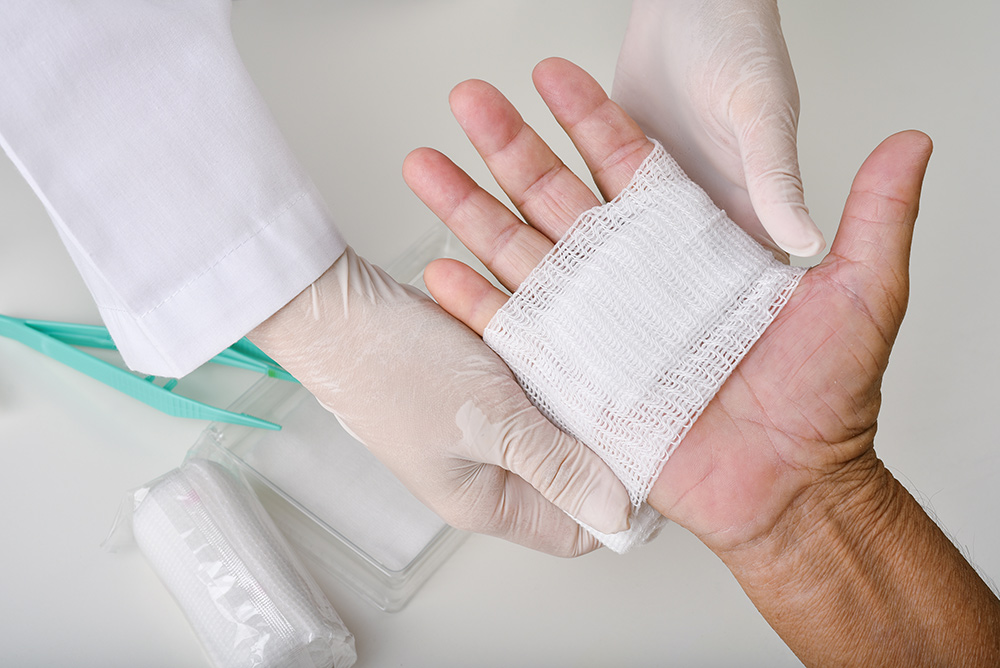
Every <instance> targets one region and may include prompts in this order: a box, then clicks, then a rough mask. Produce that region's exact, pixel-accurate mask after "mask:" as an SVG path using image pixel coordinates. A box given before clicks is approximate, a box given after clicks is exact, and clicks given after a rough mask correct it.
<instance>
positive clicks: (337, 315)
mask: <svg viewBox="0 0 1000 668" xmlns="http://www.w3.org/2000/svg"><path fill="white" fill-rule="evenodd" d="M249 337H250V339H251V340H252V341H254V343H256V344H257V345H258V346H260V348H261V349H262V350H264V352H266V353H267V354H268V355H270V356H271V357H273V358H274V359H275V360H276V361H277V362H279V363H280V364H281V365H282V366H284V367H285V368H286V369H288V371H289V372H291V373H292V374H293V375H294V376H295V377H296V378H298V379H299V380H300V381H301V382H302V384H303V385H304V386H305V387H306V388H307V389H309V390H310V391H311V392H312V393H313V394H314V395H316V397H317V398H318V399H319V401H320V402H321V403H322V404H323V405H324V406H325V407H326V408H327V409H328V410H330V411H331V412H333V413H334V414H335V415H336V416H337V418H338V419H339V420H340V422H341V423H342V424H343V425H344V426H345V427H346V428H347V429H349V430H350V431H351V432H352V433H353V434H354V435H355V436H356V437H357V438H358V439H359V440H361V441H362V442H363V443H365V444H366V445H367V446H368V447H369V448H370V449H371V450H372V452H373V453H374V454H375V455H376V456H377V457H378V458H379V459H380V460H381V461H382V462H383V463H385V464H386V465H387V466H388V467H389V469H390V470H392V471H393V473H394V474H395V475H396V476H398V477H399V478H400V479H401V480H402V481H403V483H404V484H406V485H407V487H408V488H409V489H410V490H411V491H412V492H413V493H414V494H415V495H416V496H417V497H418V498H419V499H421V500H422V501H423V502H424V503H426V504H427V505H428V506H429V507H430V508H431V509H433V510H434V511H435V512H437V513H438V514H439V515H441V517H442V518H443V519H444V520H445V521H447V522H449V523H450V524H453V525H454V526H457V527H459V528H463V529H468V530H472V531H477V532H480V533H487V534H491V535H495V536H500V537H503V538H506V539H507V540H511V541H513V542H517V543H520V544H523V545H527V546H529V547H532V548H534V549H538V550H542V551H545V552H550V553H553V554H559V555H564V556H571V555H577V554H582V553H584V552H588V551H590V550H593V549H594V548H596V547H597V546H598V543H597V542H596V541H595V540H594V539H593V538H592V537H591V536H590V535H589V534H587V533H586V532H585V531H584V530H583V529H581V528H580V526H579V525H578V524H577V523H576V522H574V521H573V520H572V519H571V518H570V517H569V516H567V515H566V513H570V514H571V515H573V517H576V518H578V519H579V520H580V521H582V522H585V523H587V524H589V525H591V526H593V527H595V528H597V529H599V530H601V531H604V532H606V533H613V532H616V531H619V530H623V529H625V528H626V527H627V517H628V512H629V507H630V503H629V498H628V494H627V492H626V491H625V488H624V487H623V486H622V485H621V483H619V482H618V480H617V478H615V476H614V474H613V473H612V472H611V470H610V469H609V468H608V467H607V466H606V465H605V464H604V462H602V461H601V460H600V458H599V457H598V456H597V455H595V454H594V453H593V452H592V451H590V450H589V449H588V448H587V447H586V446H584V445H583V444H581V443H580V442H579V441H577V440H575V439H573V438H571V437H570V436H567V435H566V434H564V433H563V432H561V431H559V430H558V429H557V428H556V427H555V426H553V425H552V424H551V423H550V422H549V421H548V420H546V419H545V418H544V417H543V416H542V415H541V413H539V412H538V411H537V410H536V409H535V408H534V407H533V406H532V405H531V403H530V402H529V401H528V399H527V397H525V395H524V392H523V391H522V390H521V388H520V387H519V386H518V385H517V382H516V381H515V380H514V378H513V376H512V375H511V373H510V371H509V370H508V369H507V367H506V366H505V365H504V363H503V362H502V361H501V360H500V358H499V357H497V356H496V355H495V354H494V353H493V351H491V350H490V349H489V348H487V347H486V345H485V344H484V343H483V342H482V340H481V339H480V338H479V337H478V336H477V335H476V334H475V333H473V332H472V331H471V330H470V329H468V328H467V327H465V326H464V325H463V324H462V323H460V322H459V321H457V320H455V319H454V318H452V317H451V316H450V315H448V314H447V313H445V311H443V310H442V309H441V308H440V307H439V306H438V305H437V304H435V303H434V302H433V301H431V300H430V299H428V298H427V297H426V296H425V295H423V294H422V293H420V292H419V291H418V290H416V289H415V288H412V287H410V286H404V285H400V284H398V283H396V282H395V281H394V280H393V279H392V278H390V277H389V276H388V275H387V274H385V272H383V271H382V270H381V269H379V268H378V267H376V266H373V265H371V264H369V263H368V262H366V261H365V260H364V258H361V257H359V256H358V255H357V254H355V253H354V251H353V250H352V249H350V248H348V249H347V250H346V251H345V252H344V254H343V255H342V256H341V257H340V258H338V260H337V261H336V262H335V263H334V264H333V266H332V267H331V268H330V269H329V270H328V271H327V272H326V273H324V274H323V275H322V276H321V277H320V278H319V279H318V280H317V281H316V282H315V283H314V284H313V285H311V286H310V287H309V288H307V289H306V290H305V291H304V292H302V293H301V294H300V295H298V296H297V297H296V298H295V299H293V300H292V301H291V302H290V303H289V304H288V305H286V306H285V307H284V308H283V309H282V310H280V311H278V312H277V313H276V314H275V315H273V316H272V317H271V318H269V319H268V320H267V321H265V322H264V323H262V324H261V325H260V326H258V327H257V328H256V329H255V330H253V331H252V332H251V333H250V334H249ZM560 509H562V510H560ZM563 511H565V512H563Z"/></svg>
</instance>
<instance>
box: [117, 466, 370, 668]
mask: <svg viewBox="0 0 1000 668" xmlns="http://www.w3.org/2000/svg"><path fill="white" fill-rule="evenodd" d="M124 511H125V512H123V514H122V516H120V518H119V521H118V522H117V525H116V529H115V532H114V533H115V534H117V535H118V537H119V538H118V542H121V540H122V537H123V536H125V535H127V534H128V533H129V529H130V533H131V535H132V537H133V538H134V541H135V544H136V545H137V546H138V547H139V549H140V550H141V551H142V553H143V555H144V556H145V557H146V560H147V561H148V562H149V564H150V565H151V566H152V567H153V569H154V570H155V571H156V573H157V575H158V576H159V577H160V579H161V580H162V581H163V583H164V584H165V585H166V587H167V589H168V590H169V591H170V593H171V594H172V595H173V597H174V598H175V599H176V600H177V603H178V604H179V605H180V607H181V609H182V610H183V611H184V614H185V615H186V617H187V619H188V621H189V622H190V624H191V626H192V628H193V629H194V631H195V633H196V635H197V636H198V638H199V640H200V641H201V644H202V646H203V647H204V649H205V652H206V654H207V655H208V656H209V658H210V659H211V662H212V664H213V665H214V666H216V667H217V668H230V667H232V668H236V667H237V666H239V667H248V666H260V667H268V668H271V667H274V668H278V667H281V668H286V667H287V668H329V667H330V666H334V667H335V668H347V667H349V666H351V665H353V664H354V662H355V660H356V658H357V654H356V652H355V648H354V637H353V635H352V634H351V633H350V631H348V630H347V628H346V627H345V626H344V623H343V622H342V621H341V619H340V617H339V616H338V615H337V613H336V611H335V610H334V609H333V607H332V606H331V605H330V603H329V601H328V600H327V599H326V597H325V595H324V594H323V593H322V591H321V590H320V589H319V587H318V586H317V584H316V582H315V581H314V580H313V579H312V577H311V576H310V575H309V574H308V572H307V571H306V570H305V569H304V568H303V567H302V565H301V564H300V562H299V560H298V558H297V557H296V555H295V554H294V553H293V552H292V550H291V549H290V548H289V546H288V544H287V542H286V541H285V539H284V538H283V536H282V535H281V533H280V532H279V531H278V530H277V528H276V527H275V525H274V523H273V522H272V521H271V518H270V517H269V516H268V515H267V513H266V512H265V511H264V509H263V508H262V507H261V505H260V502H259V501H258V500H257V498H256V496H255V495H254V494H253V492H252V491H251V490H250V488H249V486H248V485H247V483H246V481H245V480H243V478H242V476H240V475H239V474H236V473H234V472H233V471H231V470H230V469H228V468H227V467H225V466H223V465H222V464H220V463H218V462H215V461H210V460H207V459H203V458H200V457H192V458H189V459H188V460H187V461H186V462H185V463H184V464H183V465H182V466H180V467H179V468H177V469H174V470H173V471H171V472H169V473H167V474H166V475H164V476H162V477H160V478H158V479H156V480H154V481H153V482H151V483H150V484H149V485H147V486H146V487H143V488H141V489H139V490H136V491H135V492H133V493H131V494H130V495H129V498H128V499H127V503H126V506H125V508H124Z"/></svg>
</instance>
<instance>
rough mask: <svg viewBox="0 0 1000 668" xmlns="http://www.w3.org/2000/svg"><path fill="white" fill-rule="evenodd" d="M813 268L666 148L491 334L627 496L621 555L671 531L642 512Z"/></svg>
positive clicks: (558, 249) (524, 288)
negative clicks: (791, 262) (783, 251)
mask: <svg viewBox="0 0 1000 668" xmlns="http://www.w3.org/2000/svg"><path fill="white" fill-rule="evenodd" d="M803 273H804V270H802V269H798V268H794V267H789V266H787V265H784V264H782V263H780V262H778V261H777V260H775V259H774V257H773V256H772V255H771V253H769V252H768V251H766V250H765V249H764V248H762V247H761V246H760V245H759V244H758V243H757V242H755V241H754V240H753V239H751V238H750V237H749V236H748V235H747V234H746V233H745V232H743V231H742V230H740V228H738V227H737V226H736V225H735V224H734V223H733V222H732V221H730V220H729V218H728V217H727V216H726V214H725V212H724V211H721V210H720V209H718V208H717V207H716V206H715V205H714V204H713V203H712V201H711V199H709V197H708V196H707V195H706V194H705V193H704V191H702V189H701V188H699V187H698V186H697V185H696V184H695V183H694V182H692V181H691V180H690V179H688V178H687V176H686V175H685V174H684V172H683V171H682V170H681V169H680V167H679V166H678V165H677V163H676V162H675V161H674V160H673V158H671V157H670V156H669V155H668V154H667V153H666V151H664V149H663V147H662V146H660V145H659V144H658V143H657V144H655V146H654V149H653V150H652V152H651V153H650V155H649V156H648V157H647V158H646V160H645V161H644V162H643V164H642V165H641V166H640V167H639V169H638V170H637V171H636V173H635V176H634V177H633V178H632V181H631V182H630V183H629V185H628V187H627V188H625V190H623V191H622V193H621V194H620V195H619V196H618V197H616V198H615V199H614V200H612V201H611V202H608V203H607V204H604V205H602V206H598V207H595V208H593V209H591V210H589V211H587V212H585V213H584V214H583V215H582V216H580V218H579V219H578V220H577V221H576V223H575V224H574V225H573V227H572V228H571V229H570V230H569V232H568V233H567V234H566V235H565V236H564V237H563V238H562V239H561V240H560V241H559V243H558V244H556V246H555V247H554V248H553V249H552V251H551V252H550V253H549V254H548V255H547V256H546V257H545V259H544V260H543V261H542V262H541V263H540V264H539V265H538V266H537V267H536V268H535V269H534V270H533V271H532V273H531V274H530V275H529V276H528V278H527V279H526V280H525V281H524V282H523V283H522V284H521V286H520V287H519V288H518V290H517V291H516V292H515V293H514V295H513V296H512V297H511V298H510V299H509V300H508V301H507V302H506V303H505V304H504V306H503V307H501V308H500V310H499V311H498V312H497V313H496V315H495V316H494V317H493V319H492V320H491V321H490V323H489V325H488V326H487V328H486V331H485V333H484V335H483V338H484V340H485V341H486V343H487V344H488V345H489V346H490V347H491V348H493V350H495V351H496V352H497V353H498V354H499V355H500V357H502V358H503V360H504V361H505V362H506V363H507V365H508V366H510V368H511V369H512V370H513V372H514V374H515V376H516V377H517V379H518V382H519V383H520V384H521V386H522V387H523V388H524V390H525V392H526V394H527V395H528V397H529V398H530V399H531V400H532V402H533V403H534V404H535V405H536V406H537V407H538V408H539V410H540V411H541V412H542V413H543V414H544V415H545V416H546V417H548V418H549V419H550V420H551V421H552V422H554V423H555V424H556V425H558V426H559V427H560V428H562V429H563V430H564V431H566V432H568V433H569V434H571V435H573V436H575V437H577V438H579V439H580V440H581V441H583V442H584V443H586V444H587V445H588V446H590V447H591V448H592V449H593V450H594V451H595V452H597V454H598V455H600V457H601V458H602V459H603V460H604V461H605V462H606V463H607V464H608V466H609V467H610V468H611V469H612V471H614V473H615V474H616V475H617V476H618V478H619V479H620V480H621V481H622V483H623V484H624V485H625V488H626V489H627V490H628V492H629V496H630V498H631V501H632V504H633V516H632V520H631V526H630V528H629V529H628V530H627V531H623V532H619V533H616V534H611V535H608V534H602V533H600V532H597V531H594V530H591V533H593V535H594V536H596V537H597V538H598V539H599V540H601V541H602V542H603V543H604V544H605V545H607V546H608V547H610V548H611V549H613V550H615V551H617V552H624V551H626V550H628V549H630V548H631V547H633V546H634V545H636V544H639V543H641V542H645V541H647V540H649V539H650V538H652V537H653V536H654V535H655V534H656V533H657V531H658V530H659V528H660V527H661V526H662V524H663V522H664V520H663V518H662V517H660V515H659V514H658V513H656V511H654V510H653V509H652V508H650V507H649V506H648V505H647V504H646V503H645V502H646V498H647V497H648V495H649V491H650V489H651V487H652V485H653V483H654V482H655V480H656V478H657V476H658V475H659V472H660V470H661V468H662V467H663V465H664V463H665V462H666V461H667V459H668V458H669V457H670V454H671V453H672V452H673V451H674V449H675V448H676V447H677V446H678V444H679V443H680V442H681V440H682V439H683V438H684V436H685V434H686V433H687V432H688V430H689V429H690V428H691V426H692V425H693V424H694V422H695V420H696V419H697V418H698V416H699V415H700V414H701V412H702V411H703V410H704V409H705V407H706V406H707V405H708V403H709V401H710V400H711V399H712V397H713V396H715V394H716V392H718V390H719V388H720V387H721V386H722V384H723V383H724V382H725V380H726V378H728V377H729V375H730V373H732V371H733V369H734V368H735V367H736V365H737V364H738V363H739V362H740V360H741V359H742V358H743V357H744V355H745V354H746V353H747V351H748V350H749V349H750V347H751V346H752V345H753V343H754V342H755V341H756V340H757V339H758V338H759V337H760V335H761V334H762V333H763V331H764V329H765V328H766V327H767V326H768V324H770V322H771V321H772V320H773V319H774V317H775V316H776V315H777V313H778V311H779V310H780V309H781V307H782V306H783V305H784V304H785V302H786V301H787V299H788V297H789V296H790V295H791V293H792V292H793V291H794V289H795V287H796V286H797V285H798V282H799V279H800V278H801V276H802V274H803Z"/></svg>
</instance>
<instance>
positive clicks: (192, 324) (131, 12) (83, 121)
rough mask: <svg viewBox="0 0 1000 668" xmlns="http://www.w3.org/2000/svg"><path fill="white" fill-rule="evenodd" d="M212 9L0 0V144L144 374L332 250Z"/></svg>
mask: <svg viewBox="0 0 1000 668" xmlns="http://www.w3.org/2000/svg"><path fill="white" fill-rule="evenodd" d="M229 13H230V0H170V1H169V2H162V1H159V0H86V1H85V2H80V1H79V0H11V1H8V2H4V6H3V10H2V13H0V141H2V144H3V148H4V150H5V151H6V152H7V154H8V155H9V156H10V158H11V159H12V160H13V161H14V163H15V164H16V165H17V167H18V169H20V171H21V172H22V174H24V176H25V177H26V178H27V179H28V181H29V182H30V184H31V186H32V188H34V190H35V192H36V193H37V194H38V196H39V197H40V198H41V199H42V202H43V203H44V204H45V207H46V208H47V209H48V212H49V215H50V216H51V217H52V220H53V221H54V223H55V225H56V227H57V228H58V230H59V234H60V235H61V237H62V239H63V241H64V242H65V244H66V246H67V248H68V249H69V252H70V255H71V256H72V258H73V261H74V262H75V263H76V266H77V268H78V269H79V270H80V272H81V274H82V275H83V278H84V280H85V281H86V283H87V286H88V287H89V289H90V291H91V292H92V293H93V295H94V298H95V300H96V301H97V305H98V307H99V309H100V313H101V316H102V318H103V319H104V321H105V323H106V325H107V327H108V329H109V330H110V332H111V334H112V336H113V337H114V339H115V341H116V342H117V344H118V346H119V349H120V350H121V352H122V355H123V356H124V358H125V361H126V363H127V364H128V365H129V366H130V367H132V368H134V369H136V370H139V371H143V372H146V373H152V374H156V375H162V376H174V377H176V376H182V375H184V374H186V373H187V372H189V371H191V370H192V369H194V368H195V367H197V366H198V365H200V364H201V363H203V362H205V361H206V360H208V359H210V358H211V357H212V356H213V355H215V354H216V353H218V352H219V351H221V350H222V349H224V348H225V347H226V346H228V345H230V344H231V343H233V342H234V341H236V340H237V339H239V338H240V337H241V336H243V335H244V334H246V333H247V332H248V331H250V330H251V329H252V328H253V327H255V326H256V325H258V324H259V323H261V322H262V321H263V320H265V319H266V318H267V317H268V316H270V315H271V314H273V313H274V312H275V311H277V310H278V309H279V308H281V306H283V305H284V304H286V303H287V302H288V301H290V300H291V299H292V298H293V297H294V296H295V295H296V294H298V293H299V292H301V291H302V290H303V289H304V288H306V287H307V286H308V285H309V284H310V283H311V282H312V281H314V280H315V279H316V278H317V277H318V276H319V275H320V274H321V273H322V272H323V271H324V270H326V269H327V268H328V267H329V266H330V265H331V264H332V263H333V261H334V260H335V259H336V258H337V257H338V256H339V255H340V254H341V253H342V252H343V250H344V241H343V239H342V238H341V236H340V234H339V233H338V231H337V229H336V228H335V227H334V225H333V223H332V222H331V220H330V216H329V214H328V212H327V210H326V207H325V205H324V204H323V202H322V198H321V197H320V195H319V193H318V192H317V190H316V188H315V186H314V185H313V184H312V182H311V181H310V179H309V177H308V176H307V175H306V174H305V173H304V171H303V169H302V168H301V166H300V165H299V164H298V162H297V161H296V160H295V158H294V157H293V155H292V154H291V151H290V149H289V147H288V146H287V145H286V143H285V140H284V139H283V137H282V136H281V133H280V131H279V130H278V128H277V127H276V125H275V123H274V121H273V119H272V117H271V115H270V112H269V111H268V110H267V108H266V106H265V104H264V102H263V100H262V99H261V96H260V94H259V92H258V91H257V89H256V87H255V86H254V84H253V82H252V81H251V79H250V77H249V75H248V74H247V72H246V70H245V68H244V66H243V63H242V61H241V59H240V57H239V54H238V53H237V51H236V48H235V45H234V43H233V39H232V34H231V31H230V25H229V18H230V16H229ZM15 289H16V288H15Z"/></svg>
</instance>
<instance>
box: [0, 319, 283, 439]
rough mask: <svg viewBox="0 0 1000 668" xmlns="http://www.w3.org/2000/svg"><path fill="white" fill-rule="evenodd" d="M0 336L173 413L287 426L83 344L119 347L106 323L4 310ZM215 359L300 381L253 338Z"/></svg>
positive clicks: (273, 376)
mask: <svg viewBox="0 0 1000 668" xmlns="http://www.w3.org/2000/svg"><path fill="white" fill-rule="evenodd" d="M0 335H2V336H5V337H7V338H10V339H14V340H16V341H20V342H21V343H23V344H25V345H27V346H29V347H31V348H34V349H35V350H37V351H39V352H41V353H42V354H44V355H48V356H49V357H51V358H52V359H55V360H58V361H60V362H62V363H63V364H66V365H67V366H70V367H73V368H74V369H76V370H77V371H81V372H83V373H85V374H87V375H88V376H90V377H92V378H95V379H97V380H99V381H101V382H102V383H105V384H107V385H110V386H111V387H113V388H115V389H116V390H119V391H120V392H124V393H125V394H128V395H130V396H132V397H134V398H136V399H138V400H139V401H141V402H143V403H145V404H148V405H149V406H152V407H153V408H155V409H157V410H159V411H162V412H164V413H166V414H168V415H174V416H177V417H188V418H196V419H201V420H214V421H218V422H228V423H231V424H239V425H245V426H248V427H259V428H261V429H274V430H277V429H281V425H278V424H275V423H273V422H268V421H267V420H262V419H261V418H258V417H254V416H253V415H247V414H246V413H234V412H232V411H227V410H224V409H222V408H216V407H215V406H209V405H208V404H205V403H202V402H200V401H196V400H194V399H190V398H188V397H185V396H182V395H179V394H175V393H174V392H173V389H174V387H175V386H176V385H177V379H170V380H168V381H167V382H166V383H164V384H163V385H157V384H156V383H155V382H154V381H155V380H156V377H155V376H146V377H145V378H143V377H142V376H138V375H136V374H133V373H131V372H130V371H126V370H125V369H121V368H119V367H117V366H115V365H114V364H110V363H108V362H105V361H104V360H102V359H98V358H97V357H94V356H93V355H91V354H89V353H86V352H84V351H82V350H80V349H79V348H77V346H81V347H84V348H102V349H106V350H116V349H117V346H115V342H114V341H113V340H112V339H111V335H110V334H108V330H107V329H106V328H104V327H101V326H98V325H78V324H75V323H70V322H52V321H47V320H25V319H22V318H11V317H9V316H5V315H0ZM210 361H211V362H215V363H217V364H225V365H228V366H234V367H239V368H241V369H249V370H251V371H257V372H260V373H263V374H265V375H267V376H270V377H272V378H280V379H282V380H288V381H292V382H295V378H293V377H292V375H291V374H290V373H288V372H287V371H285V370H284V369H282V368H281V367H280V366H278V364H277V363H276V362H275V361H274V360H272V359H271V358H270V357H268V356H267V355H265V354H264V353H263V352H262V351H261V350H260V348H258V347H257V346H255V345H254V344H253V343H251V342H250V341H248V340H247V339H240V340H239V341H237V342H236V343H234V344H233V345H232V346H230V347H229V348H227V349H226V350H223V351H222V352H221V353H219V354H218V355H216V356H215V357H213V358H212V359H211V360H210Z"/></svg>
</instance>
